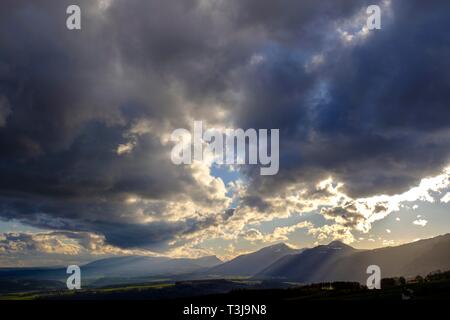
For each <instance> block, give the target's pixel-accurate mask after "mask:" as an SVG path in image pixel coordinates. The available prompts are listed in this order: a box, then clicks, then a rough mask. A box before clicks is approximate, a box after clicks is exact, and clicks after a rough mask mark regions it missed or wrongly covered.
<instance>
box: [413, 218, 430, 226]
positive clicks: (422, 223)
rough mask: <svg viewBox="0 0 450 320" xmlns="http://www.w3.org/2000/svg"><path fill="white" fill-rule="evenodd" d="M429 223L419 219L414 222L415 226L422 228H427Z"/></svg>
mask: <svg viewBox="0 0 450 320" xmlns="http://www.w3.org/2000/svg"><path fill="white" fill-rule="evenodd" d="M427 223H428V221H427V220H425V219H417V220H414V221H413V224H415V225H416V226H421V227H425V226H426V225H427Z"/></svg>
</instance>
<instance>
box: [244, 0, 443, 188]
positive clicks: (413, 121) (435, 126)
mask: <svg viewBox="0 0 450 320" xmlns="http://www.w3.org/2000/svg"><path fill="white" fill-rule="evenodd" d="M449 8H450V7H449V4H448V2H445V1H436V2H433V6H431V7H427V8H426V9H425V8H424V5H423V3H422V2H420V1H392V11H393V18H388V15H385V16H383V17H385V18H384V20H383V26H382V30H380V31H375V32H372V33H370V35H369V38H368V39H366V40H363V41H358V40H356V41H354V43H353V44H348V45H343V44H341V43H339V42H338V41H336V42H337V43H335V47H334V48H332V49H330V48H329V47H328V48H327V47H320V46H319V47H316V48H315V49H316V51H317V53H324V62H323V64H322V65H320V66H318V67H317V69H316V71H314V72H308V71H307V70H305V69H304V68H303V65H304V64H305V58H304V57H303V56H301V55H300V56H299V55H296V54H293V53H292V52H293V51H292V49H291V48H290V47H286V46H285V45H280V44H277V45H275V46H274V47H275V48H272V49H271V50H270V52H269V54H267V55H266V56H267V60H266V62H265V63H264V64H263V65H262V66H261V67H260V68H258V69H256V70H252V72H251V73H247V74H246V75H247V76H248V78H247V79H245V78H244V79H245V80H244V81H243V83H240V84H242V86H245V89H244V90H242V92H243V95H244V98H243V101H244V104H245V106H244V104H243V106H242V108H240V110H241V114H240V116H239V117H238V118H239V122H240V123H241V125H242V126H245V127H252V126H257V127H272V128H280V150H281V153H280V173H279V175H278V176H276V177H270V178H266V177H263V178H261V177H258V176H257V175H256V174H255V175H254V179H255V183H254V185H255V187H256V188H257V189H259V190H258V191H259V192H267V193H271V192H273V191H274V190H278V189H280V188H282V186H283V184H285V183H289V182H295V181H317V180H320V179H322V178H326V177H328V176H329V175H333V176H334V177H335V178H336V179H337V180H338V181H342V182H345V184H346V185H345V188H346V189H347V191H348V192H349V194H350V195H352V196H366V195H373V194H378V193H389V194H392V193H397V192H401V191H404V190H405V189H407V188H408V187H410V186H412V185H413V184H415V183H417V182H418V181H419V180H420V179H421V178H422V177H424V176H427V175H432V174H436V173H437V172H439V171H440V170H441V169H442V168H443V167H444V166H446V165H447V164H448V163H449V161H450V157H449V155H450V152H449V150H450V148H449V147H450V136H449V131H448V129H449V125H450V108H449V106H448V101H449V98H450V96H449V92H450V91H449V88H450V78H449V70H450V64H449V60H448V59H447V58H446V57H447V56H448V53H449V50H450V41H449V40H450V38H449V35H448V33H447V32H445V30H446V28H445V26H448V25H449V22H448V19H447V18H446V16H447V14H446V12H448V10H449ZM286 32H287V31H286ZM291 45H292V46H294V47H295V45H294V44H293V43H291ZM295 48H298V49H299V50H300V51H301V49H300V48H301V45H299V46H298V47H295ZM250 170H252V168H250Z"/></svg>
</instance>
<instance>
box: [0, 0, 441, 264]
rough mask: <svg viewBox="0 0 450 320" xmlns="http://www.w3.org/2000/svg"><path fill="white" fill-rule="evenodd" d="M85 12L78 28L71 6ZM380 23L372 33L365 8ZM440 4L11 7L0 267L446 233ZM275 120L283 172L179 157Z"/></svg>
mask: <svg viewBox="0 0 450 320" xmlns="http://www.w3.org/2000/svg"><path fill="white" fill-rule="evenodd" d="M71 4H77V5H79V7H80V8H81V30H68V29H67V27H66V19H67V17H68V15H67V14H66V9H67V7H68V6H69V5H71ZM373 4H375V5H378V6H379V7H380V8H381V29H380V30H368V28H367V26H366V21H367V17H368V15H367V13H366V9H367V7H368V6H369V5H373ZM448 12H450V3H449V2H448V1H446V0H433V1H431V2H426V3H425V2H424V1H419V0H391V1H389V0H381V1H380V0H379V1H375V0H371V1H365V0H333V1H331V0H326V1H313V0H304V1H289V0H279V1H269V0H267V1H266V0H244V1H243V0H226V1H225V0H183V1H163V0H147V1H144V0H130V1H119V0H92V1H66V0H62V1H53V0H52V1H51V0H42V1H31V0H26V1H15V0H3V1H1V3H0V177H1V178H0V267H16V266H38V265H39V266H43V265H66V264H70V263H83V262H86V261H91V260H94V259H98V258H101V257H105V256H114V255H128V254H139V255H165V256H170V257H196V256H205V255H217V256H218V257H219V258H221V259H230V258H232V257H234V256H236V255H239V254H242V253H246V252H251V251H254V250H257V249H259V248H262V247H264V246H268V245H271V244H274V243H279V242H285V243H287V244H289V245H291V246H293V247H296V248H304V247H312V246H315V245H318V244H326V243H328V242H331V241H333V240H341V241H343V242H345V243H347V244H349V245H352V246H354V247H356V248H376V247H382V246H389V245H398V244H401V243H406V242H411V241H414V240H417V239H421V238H429V237H433V236H437V235H441V234H445V233H448V232H450V215H449V207H450V106H449V101H450V72H449V71H450V60H449V59H448V57H449V56H450V34H449V33H448V29H449V27H450V26H449V24H450V22H449V20H448ZM194 121H203V123H204V124H205V125H206V126H207V127H209V128H218V129H225V128H231V129H237V128H243V129H244V130H246V129H250V128H254V129H256V130H258V129H279V171H278V173H277V174H276V175H272V176H263V175H260V170H259V169H260V168H259V167H258V166H255V165H220V164H216V163H214V161H212V159H211V158H209V159H207V160H205V161H194V162H193V163H192V164H191V165H175V164H174V163H173V162H172V161H171V150H172V148H173V147H174V142H173V141H172V140H171V139H170V137H171V133H172V132H173V131H174V130H175V129H178V128H186V129H187V130H192V128H193V124H194Z"/></svg>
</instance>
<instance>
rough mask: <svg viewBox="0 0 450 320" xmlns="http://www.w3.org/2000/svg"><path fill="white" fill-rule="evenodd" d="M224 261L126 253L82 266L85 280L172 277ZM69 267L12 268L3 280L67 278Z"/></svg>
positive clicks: (2, 274) (5, 271)
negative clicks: (127, 254)
mask: <svg viewBox="0 0 450 320" xmlns="http://www.w3.org/2000/svg"><path fill="white" fill-rule="evenodd" d="M220 263H222V261H221V260H219V259H218V258H217V257H215V256H208V257H202V258H198V259H170V258H166V257H147V256H123V257H112V258H105V259H100V260H96V261H93V262H90V263H88V264H85V265H83V266H81V274H82V279H86V278H91V279H92V278H103V277H109V278H116V277H117V278H120V277H127V278H132V277H144V276H147V277H148V276H171V275H177V274H182V273H190V272H195V271H201V270H205V269H208V268H211V267H213V266H216V265H218V264H220ZM67 276H68V275H67V274H66V269H65V268H17V269H14V268H8V269H3V270H2V269H0V279H5V278H7V279H39V280H42V279H48V280H65V279H66V278H67Z"/></svg>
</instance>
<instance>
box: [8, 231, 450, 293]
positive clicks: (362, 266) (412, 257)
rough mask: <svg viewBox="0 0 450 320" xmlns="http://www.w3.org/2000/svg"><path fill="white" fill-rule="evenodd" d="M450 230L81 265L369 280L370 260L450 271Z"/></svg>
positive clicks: (412, 272)
mask: <svg viewBox="0 0 450 320" xmlns="http://www.w3.org/2000/svg"><path fill="white" fill-rule="evenodd" d="M449 249H450V234H447V235H443V236H438V237H435V238H431V239H425V240H419V241H416V242H412V243H408V244H404V245H400V246H395V247H384V248H379V249H373V250H359V249H355V248H352V247H351V246H349V245H346V244H344V243H342V242H339V241H333V242H331V243H330V244H328V245H320V246H316V247H314V248H309V249H293V248H291V247H289V246H287V245H286V244H284V243H279V244H276V245H272V246H269V247H265V248H262V249H260V250H258V251H256V252H253V253H249V254H245V255H240V256H238V257H236V258H234V259H232V260H229V261H227V262H222V261H221V260H219V259H218V258H217V257H215V256H208V257H203V258H198V259H171V258H167V257H147V256H123V257H112V258H105V259H101V260H96V261H93V262H91V263H88V264H86V265H84V266H81V270H82V278H83V279H90V281H94V282H95V281H97V282H98V281H100V282H99V283H108V284H110V283H114V282H115V281H116V282H122V283H124V282H126V281H130V279H133V278H134V280H133V281H130V282H136V281H141V280H142V279H144V278H146V277H147V279H148V278H149V277H150V278H151V277H153V278H158V277H159V278H166V279H173V280H189V279H218V278H233V277H246V278H250V279H253V280H271V281H277V282H299V283H317V282H324V281H358V282H361V283H365V280H366V279H367V277H368V274H367V273H366V270H367V267H368V266H369V265H377V266H379V267H380V268H381V276H382V277H394V276H404V277H410V276H411V277H412V276H416V275H426V274H428V273H430V272H433V271H437V270H442V271H445V270H450V250H449ZM66 278H67V274H66V270H65V268H17V269H14V268H13V269H11V268H8V269H0V281H4V280H11V279H34V280H60V281H61V280H62V281H65V279H66Z"/></svg>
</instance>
